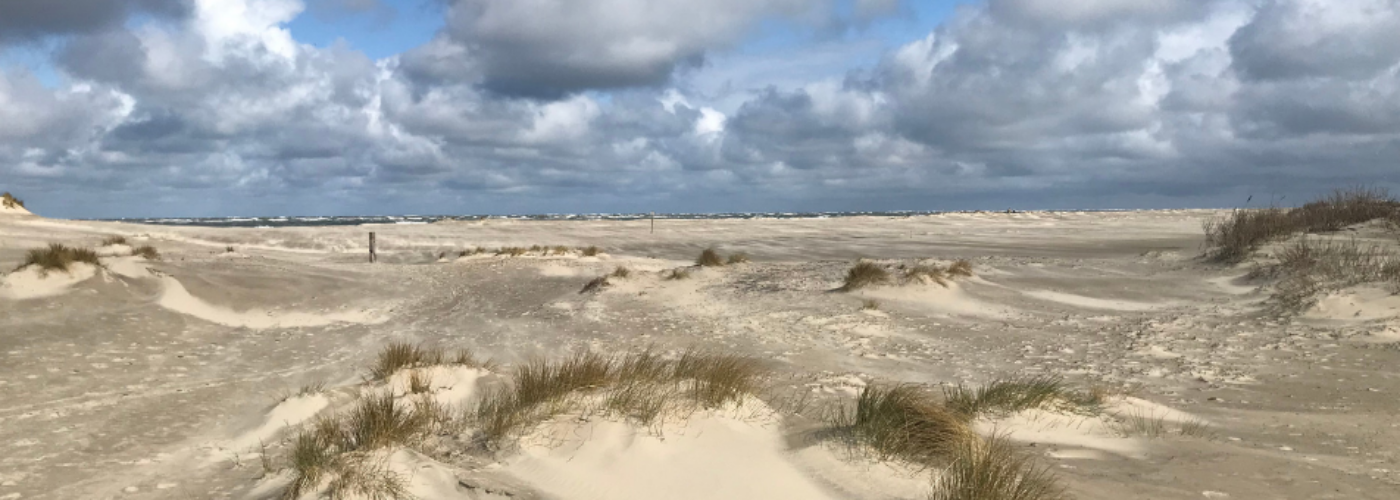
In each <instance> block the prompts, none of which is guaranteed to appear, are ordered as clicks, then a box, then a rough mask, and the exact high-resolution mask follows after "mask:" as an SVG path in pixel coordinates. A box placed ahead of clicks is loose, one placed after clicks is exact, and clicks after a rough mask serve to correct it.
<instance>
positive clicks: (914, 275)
mask: <svg viewBox="0 0 1400 500" xmlns="http://www.w3.org/2000/svg"><path fill="white" fill-rule="evenodd" d="M904 279H906V280H910V281H921V282H924V283H937V284H939V285H943V286H945V287H946V286H948V280H949V277H948V272H947V271H945V270H944V269H943V268H941V267H938V266H933V265H917V266H914V267H911V268H909V269H906V270H905V271H904Z"/></svg>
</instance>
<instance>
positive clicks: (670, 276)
mask: <svg viewBox="0 0 1400 500" xmlns="http://www.w3.org/2000/svg"><path fill="white" fill-rule="evenodd" d="M662 279H664V280H666V281H677V280H688V279H690V270H689V269H686V268H684V267H678V268H675V269H672V270H670V271H667V272H666V274H665V275H664V276H662Z"/></svg>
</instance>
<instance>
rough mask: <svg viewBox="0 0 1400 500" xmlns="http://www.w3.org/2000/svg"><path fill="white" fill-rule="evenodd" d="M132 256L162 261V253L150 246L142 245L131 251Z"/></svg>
mask: <svg viewBox="0 0 1400 500" xmlns="http://www.w3.org/2000/svg"><path fill="white" fill-rule="evenodd" d="M131 255H135V256H138V257H143V258H145V259H146V260H160V251H159V250H156V247H153V246H150V245H142V246H139V247H136V248H133V249H131Z"/></svg>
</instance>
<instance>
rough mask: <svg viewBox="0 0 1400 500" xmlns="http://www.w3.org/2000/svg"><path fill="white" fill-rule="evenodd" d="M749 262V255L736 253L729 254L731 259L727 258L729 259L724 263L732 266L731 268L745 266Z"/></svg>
mask: <svg viewBox="0 0 1400 500" xmlns="http://www.w3.org/2000/svg"><path fill="white" fill-rule="evenodd" d="M748 262H749V254H746V253H744V252H734V253H732V254H729V258H727V259H725V260H724V263H725V264H727V265H731V266H733V265H737V264H745V263H748Z"/></svg>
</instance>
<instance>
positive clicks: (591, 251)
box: [579, 246, 603, 257]
mask: <svg viewBox="0 0 1400 500" xmlns="http://www.w3.org/2000/svg"><path fill="white" fill-rule="evenodd" d="M579 253H580V254H582V255H583V256H584V257H597V256H598V254H600V253H603V250H602V249H601V248H598V247H596V246H587V247H584V248H580V249H579Z"/></svg>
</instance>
